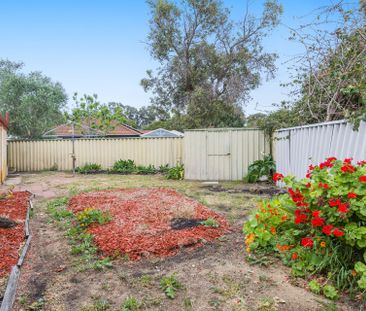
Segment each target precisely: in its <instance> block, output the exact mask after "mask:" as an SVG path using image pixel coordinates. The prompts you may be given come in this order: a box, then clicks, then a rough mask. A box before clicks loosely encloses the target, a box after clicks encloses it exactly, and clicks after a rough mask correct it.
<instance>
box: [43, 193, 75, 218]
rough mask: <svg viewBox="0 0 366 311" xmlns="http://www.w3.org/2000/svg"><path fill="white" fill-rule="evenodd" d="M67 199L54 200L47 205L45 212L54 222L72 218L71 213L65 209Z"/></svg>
mask: <svg viewBox="0 0 366 311" xmlns="http://www.w3.org/2000/svg"><path fill="white" fill-rule="evenodd" d="M68 202H69V199H68V198H67V197H64V198H59V199H55V200H52V201H49V202H48V203H47V212H48V213H49V214H50V215H51V217H52V218H54V219H55V220H56V221H62V220H65V219H69V218H72V217H73V215H74V214H73V213H72V212H71V211H69V210H67V209H66V206H67V203H68Z"/></svg>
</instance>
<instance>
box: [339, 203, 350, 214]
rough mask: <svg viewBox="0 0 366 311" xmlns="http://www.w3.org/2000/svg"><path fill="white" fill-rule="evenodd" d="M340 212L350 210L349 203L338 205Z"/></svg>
mask: <svg viewBox="0 0 366 311" xmlns="http://www.w3.org/2000/svg"><path fill="white" fill-rule="evenodd" d="M338 212H339V213H347V212H348V204H346V203H342V204H340V205H339V206H338Z"/></svg>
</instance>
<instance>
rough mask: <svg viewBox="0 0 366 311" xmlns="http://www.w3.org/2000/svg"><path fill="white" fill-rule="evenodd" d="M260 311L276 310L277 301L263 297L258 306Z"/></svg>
mask: <svg viewBox="0 0 366 311" xmlns="http://www.w3.org/2000/svg"><path fill="white" fill-rule="evenodd" d="M257 310H258V311H276V308H275V302H274V301H273V299H272V298H262V299H261V300H260V301H259V303H258V307H257Z"/></svg>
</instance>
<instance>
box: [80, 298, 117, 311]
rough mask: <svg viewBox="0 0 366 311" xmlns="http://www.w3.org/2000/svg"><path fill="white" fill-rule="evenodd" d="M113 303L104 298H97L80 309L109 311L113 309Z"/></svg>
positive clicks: (83, 310)
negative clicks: (89, 304)
mask: <svg viewBox="0 0 366 311" xmlns="http://www.w3.org/2000/svg"><path fill="white" fill-rule="evenodd" d="M111 309H112V306H111V304H110V303H109V302H108V301H106V300H104V299H100V298H98V299H95V301H94V303H93V304H92V305H91V306H85V307H82V308H81V309H80V311H108V310H111Z"/></svg>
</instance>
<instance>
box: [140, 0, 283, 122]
mask: <svg viewBox="0 0 366 311" xmlns="http://www.w3.org/2000/svg"><path fill="white" fill-rule="evenodd" d="M148 4H149V6H150V10H151V19H150V32H149V35H148V41H149V46H150V51H151V55H152V57H153V58H154V59H156V60H157V61H158V62H159V63H160V64H161V66H160V67H159V68H158V69H157V72H156V73H153V72H152V71H151V70H148V71H147V77H146V78H145V79H143V80H142V81H141V84H142V86H143V87H144V89H145V90H146V91H148V90H150V91H152V93H153V98H152V102H153V106H154V107H155V108H156V110H158V111H159V113H160V114H161V116H160V120H161V121H162V122H163V123H160V125H162V124H163V125H164V126H163V127H165V126H172V125H173V126H174V128H176V129H182V128H198V127H224V126H234V127H235V126H239V127H241V126H243V123H244V114H243V110H242V104H243V103H244V102H245V99H246V98H247V97H248V95H249V92H250V91H251V90H252V89H255V88H256V87H257V86H258V85H259V84H260V80H261V76H262V75H263V74H264V73H267V74H268V77H273V73H274V71H275V65H274V62H275V59H276V55H275V54H273V53H266V52H265V51H264V49H263V47H262V42H263V39H264V38H265V37H266V36H267V35H268V34H269V33H270V32H271V31H272V30H273V28H275V27H276V26H277V25H278V24H279V18H280V15H281V14H282V6H281V5H279V4H278V3H277V1H275V0H268V1H265V3H264V8H263V13H262V15H261V16H256V17H254V16H252V15H251V14H249V12H246V14H245V15H246V18H245V19H244V20H243V21H242V22H241V23H236V22H234V21H233V20H232V19H231V16H230V11H229V9H227V8H225V7H223V5H222V2H221V1H219V0H213V1H207V0H205V1H199V0H193V1H188V0H184V1H182V3H179V2H176V1H170V0H167V1H153V0H149V1H148ZM239 24H240V26H239ZM183 56H184V57H183ZM158 122H159V121H158ZM155 127H156V125H155Z"/></svg>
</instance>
